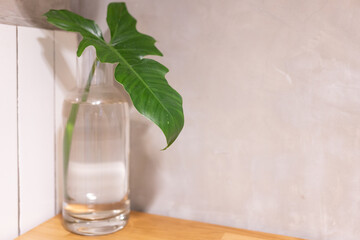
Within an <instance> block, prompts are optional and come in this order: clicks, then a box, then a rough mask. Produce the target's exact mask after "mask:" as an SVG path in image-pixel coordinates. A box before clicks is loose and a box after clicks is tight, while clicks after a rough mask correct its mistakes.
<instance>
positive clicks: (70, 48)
mask: <svg viewBox="0 0 360 240" xmlns="http://www.w3.org/2000/svg"><path fill="white" fill-rule="evenodd" d="M54 36H55V62H54V64H55V128H56V129H55V134H56V155H55V159H56V212H60V210H61V203H62V195H63V194H62V193H63V188H62V176H63V175H62V160H63V159H62V148H63V145H62V136H63V119H64V116H63V115H62V107H63V102H64V99H65V97H66V94H67V93H68V92H69V91H71V90H72V89H73V88H75V87H76V82H77V80H76V69H77V67H76V66H77V56H76V50H77V45H78V40H77V34H75V33H69V32H64V31H55V35H54Z"/></svg>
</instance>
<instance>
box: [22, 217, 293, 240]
mask: <svg viewBox="0 0 360 240" xmlns="http://www.w3.org/2000/svg"><path fill="white" fill-rule="evenodd" d="M17 239H18V240H60V239H61V240H64V239H65V240H91V239H93V240H95V239H99V240H112V239H114V240H115V239H116V240H187V239H189V240H190V239H191V240H300V238H293V237H285V236H280V235H274V234H268V233H261V232H255V231H248V230H242V229H236V228H229V227H222V226H218V225H212V224H206V223H200V222H195V221H188V220H181V219H176V218H170V217H163V216H157V215H152V214H147V213H140V212H131V215H130V220H129V222H128V224H127V226H126V227H125V228H124V229H123V230H120V231H118V232H116V233H113V234H109V235H105V236H96V237H86V236H80V235H76V234H72V233H69V232H68V231H66V230H65V229H64V228H63V227H62V225H61V216H60V215H58V216H55V217H54V218H52V219H50V220H49V221H47V222H45V223H43V224H41V225H39V226H38V227H36V228H34V229H33V230H31V231H29V232H27V233H25V234H24V235H21V236H20V237H18V238H17Z"/></svg>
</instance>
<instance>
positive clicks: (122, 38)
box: [45, 3, 184, 149]
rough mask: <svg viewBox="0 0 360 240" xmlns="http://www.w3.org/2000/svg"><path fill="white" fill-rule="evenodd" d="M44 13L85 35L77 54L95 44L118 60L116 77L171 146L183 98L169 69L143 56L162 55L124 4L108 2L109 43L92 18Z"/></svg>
mask: <svg viewBox="0 0 360 240" xmlns="http://www.w3.org/2000/svg"><path fill="white" fill-rule="evenodd" d="M45 16H46V17H47V20H48V22H50V23H52V24H54V25H55V26H57V27H59V28H61V29H63V30H67V31H72V32H78V33H80V34H81V35H82V37H83V39H82V41H81V42H80V44H79V47H78V51H77V55H78V56H80V55H81V54H82V52H83V51H84V49H85V48H86V47H88V46H90V45H92V46H94V47H95V49H96V55H97V58H98V59H99V60H100V61H101V62H106V63H117V66H116V69H115V79H116V80H117V81H118V82H119V83H121V84H122V85H123V86H124V88H125V90H126V91H127V92H128V93H129V95H130V97H131V100H132V102H133V104H134V106H135V108H136V109H137V110H138V111H139V112H140V113H141V114H143V115H144V116H146V117H147V118H149V119H150V120H151V121H153V122H154V123H155V124H156V125H158V126H159V127H160V129H161V130H162V131H163V133H164V134H165V137H166V141H167V147H166V148H168V147H169V146H170V145H171V144H172V143H173V142H174V141H175V139H176V138H177V137H178V135H179V133H180V132H181V130H182V128H183V126H184V114H183V109H182V98H181V96H180V94H179V93H177V92H176V91H175V90H174V89H173V88H172V87H171V86H170V85H169V84H168V82H167V81H166V79H165V74H166V73H167V72H168V69H167V68H166V67H165V66H163V65H161V64H160V63H159V62H157V61H155V60H152V59H147V58H144V57H145V56H148V55H158V56H162V54H161V52H160V51H159V50H158V49H157V48H156V47H155V45H154V44H155V39H154V38H152V37H150V36H148V35H145V34H142V33H139V32H138V31H137V30H136V20H135V19H134V18H133V17H132V16H131V15H130V14H129V12H128V11H127V9H126V5H125V3H110V4H109V5H108V13H107V23H108V26H109V29H110V34H111V40H110V42H109V43H107V42H106V41H105V40H104V38H103V36H102V34H101V31H100V29H99V27H98V26H97V25H96V24H95V22H94V21H92V20H89V19H86V18H83V17H81V16H79V15H77V14H75V13H72V12H70V11H67V10H50V11H49V12H47V13H46V14H45ZM166 148H165V149H166Z"/></svg>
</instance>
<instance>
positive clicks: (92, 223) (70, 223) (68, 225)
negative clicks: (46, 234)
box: [63, 211, 129, 236]
mask: <svg viewBox="0 0 360 240" xmlns="http://www.w3.org/2000/svg"><path fill="white" fill-rule="evenodd" d="M128 219H129V211H128V212H125V213H122V214H119V215H117V216H115V217H111V218H107V219H101V220H84V219H79V218H74V217H72V216H70V215H68V214H66V212H64V213H63V225H64V227H65V229H67V230H68V231H70V232H73V233H76V234H79V235H86V236H97V235H105V234H110V233H114V232H116V231H119V230H121V229H123V228H124V227H125V225H126V224H127V222H128Z"/></svg>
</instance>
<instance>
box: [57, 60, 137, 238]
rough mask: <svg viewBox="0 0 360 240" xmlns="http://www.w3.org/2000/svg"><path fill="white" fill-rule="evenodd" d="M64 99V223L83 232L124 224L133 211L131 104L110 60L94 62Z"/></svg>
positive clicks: (103, 230)
mask: <svg viewBox="0 0 360 240" xmlns="http://www.w3.org/2000/svg"><path fill="white" fill-rule="evenodd" d="M84 79H85V80H86V81H84V82H85V83H84V84H82V87H81V88H79V89H78V90H77V91H75V92H73V93H71V94H70V95H69V97H68V99H67V100H65V103H64V116H67V117H66V119H65V121H64V122H65V133H64V151H63V152H64V200H63V224H64V226H65V228H66V229H68V230H69V231H71V232H74V233H77V234H81V235H103V234H108V233H112V232H115V231H117V230H120V229H122V228H123V227H124V226H125V225H126V223H127V220H128V216H129V212H130V200H129V198H128V194H129V114H128V104H127V102H126V101H125V100H124V98H123V97H122V93H121V92H120V90H118V88H117V87H115V86H114V85H113V84H114V81H113V79H114V78H113V70H112V65H109V64H102V63H98V62H94V65H93V68H92V70H90V74H89V76H88V77H87V78H86V77H85V78H84Z"/></svg>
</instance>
